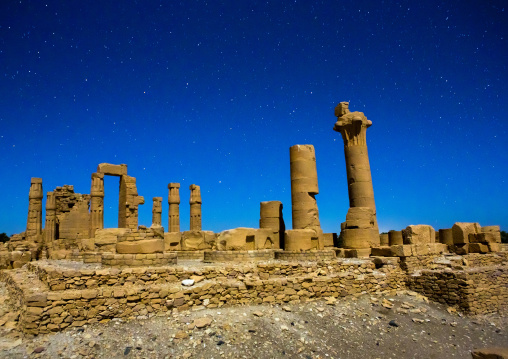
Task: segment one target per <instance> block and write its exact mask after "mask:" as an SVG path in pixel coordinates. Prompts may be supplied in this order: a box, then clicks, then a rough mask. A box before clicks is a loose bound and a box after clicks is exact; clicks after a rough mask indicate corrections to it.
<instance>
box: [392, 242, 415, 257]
mask: <svg viewBox="0 0 508 359" xmlns="http://www.w3.org/2000/svg"><path fill="white" fill-rule="evenodd" d="M390 249H391V251H392V257H410V256H412V255H413V250H412V246H411V245H409V244H404V245H394V246H390Z"/></svg>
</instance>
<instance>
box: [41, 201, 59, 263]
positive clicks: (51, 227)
mask: <svg viewBox="0 0 508 359" xmlns="http://www.w3.org/2000/svg"><path fill="white" fill-rule="evenodd" d="M55 239H56V198H55V193H54V192H48V193H46V224H45V226H44V245H43V251H44V250H47V249H48V248H52V246H53V241H54V240H55ZM42 257H43V258H46V255H43V256H42Z"/></svg>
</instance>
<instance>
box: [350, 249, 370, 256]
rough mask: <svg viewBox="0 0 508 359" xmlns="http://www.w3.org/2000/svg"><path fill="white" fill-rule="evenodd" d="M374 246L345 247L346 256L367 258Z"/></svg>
mask: <svg viewBox="0 0 508 359" xmlns="http://www.w3.org/2000/svg"><path fill="white" fill-rule="evenodd" d="M371 250H372V248H354V249H348V248H345V249H344V257H345V258H366V257H369V256H370V254H371Z"/></svg>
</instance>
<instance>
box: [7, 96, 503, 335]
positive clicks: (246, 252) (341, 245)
mask: <svg viewBox="0 0 508 359" xmlns="http://www.w3.org/2000/svg"><path fill="white" fill-rule="evenodd" d="M335 115H336V117H337V122H336V123H335V127H334V130H335V131H338V132H340V133H341V135H342V138H343V140H344V154H345V158H346V172H347V179H348V183H347V185H348V193H349V210H348V212H347V214H346V217H345V220H343V223H342V225H341V230H340V232H339V233H323V231H322V229H321V225H320V221H319V212H318V206H317V200H316V195H317V194H318V193H319V188H318V176H317V169H316V153H315V149H314V147H313V146H312V145H295V146H292V147H290V149H289V161H290V176H289V179H290V182H291V213H292V223H293V228H292V229H286V227H285V223H284V219H283V213H282V209H283V203H282V202H281V201H277V200H272V201H263V202H261V203H260V218H259V228H246V227H241V228H233V229H228V230H225V231H222V232H220V233H214V232H212V231H206V230H203V228H202V212H201V205H202V198H201V191H200V187H199V186H197V185H195V184H192V185H191V186H190V187H189V191H190V193H189V195H190V197H189V198H190V200H189V203H190V213H189V215H190V228H189V230H188V231H181V230H180V211H179V205H180V184H179V183H173V182H171V183H169V184H168V190H169V193H168V207H167V208H168V216H167V218H168V223H167V224H168V226H167V231H165V229H164V226H163V221H162V218H164V217H163V215H162V213H163V212H164V208H163V203H162V202H163V199H162V197H157V196H156V197H153V206H152V223H151V226H150V227H146V226H144V225H138V207H139V205H142V204H144V197H143V196H140V195H138V191H137V187H136V179H135V178H134V177H131V176H129V175H127V165H125V164H120V165H115V164H108V163H101V164H99V165H98V167H97V170H96V172H94V173H92V175H91V180H92V181H91V189H90V194H80V193H75V192H74V187H73V186H69V185H64V186H61V187H57V188H55V189H54V190H52V191H49V192H47V193H46V204H45V205H46V218H45V225H44V228H43V226H42V205H43V200H44V196H43V191H42V179H40V178H32V179H31V183H30V189H29V198H28V202H29V203H28V219H27V227H26V231H25V232H23V233H20V234H16V235H13V236H12V237H11V239H10V241H9V242H7V243H5V244H2V243H0V269H2V270H1V271H0V280H2V281H4V282H6V284H7V287H8V289H9V291H10V295H11V296H12V297H13V298H15V299H16V300H17V301H18V304H19V308H20V317H19V318H20V319H19V323H18V326H19V328H20V329H21V330H23V331H24V332H25V333H27V334H33V335H36V334H41V333H47V332H50V331H59V330H63V329H65V328H67V327H75V326H82V325H85V324H91V323H97V322H102V323H105V322H108V321H109V320H111V319H113V318H130V317H133V316H138V315H145V314H147V313H153V314H155V313H162V312H167V311H180V310H187V309H190V308H197V307H201V308H202V307H205V308H215V307H220V306H223V305H234V304H248V303H288V302H290V303H294V302H295V303H296V302H299V301H307V300H314V299H316V298H335V299H336V298H340V297H344V296H349V295H359V294H360V293H379V292H390V291H394V290H397V289H404V288H405V289H410V290H412V291H416V292H418V293H421V294H423V295H425V296H427V297H428V298H430V299H432V300H434V301H438V302H441V303H445V304H447V305H449V306H452V307H455V308H456V309H458V310H460V311H462V312H464V313H472V314H478V313H489V312H494V311H504V310H506V309H508V265H507V259H508V251H506V249H507V248H506V247H505V246H503V245H502V244H501V236H500V228H499V226H483V227H482V226H480V224H479V223H462V222H458V223H455V224H454V225H453V227H452V228H445V229H439V230H437V231H436V230H435V229H434V228H433V227H432V226H429V225H409V226H407V227H406V228H403V229H400V230H390V231H389V232H388V233H381V234H380V233H379V229H378V223H377V216H376V206H375V202H374V190H373V184H372V177H371V172H370V164H369V158H368V153H367V141H366V130H367V128H368V127H369V126H370V125H371V124H372V122H371V121H369V120H367V118H366V117H365V115H364V114H363V113H361V112H350V111H349V104H348V103H347V102H341V103H339V105H338V106H337V107H336V108H335ZM106 175H107V176H117V177H119V185H120V192H119V209H118V228H104V195H105V193H104V176H106ZM205 223H206V221H205ZM57 260H59V261H57ZM182 262H183V263H184V264H185V265H181V264H182ZM29 278H30V280H29ZM185 279H192V281H191V282H192V283H193V284H192V287H191V288H188V287H184V286H182V285H181V282H182V280H185ZM335 299H334V300H335Z"/></svg>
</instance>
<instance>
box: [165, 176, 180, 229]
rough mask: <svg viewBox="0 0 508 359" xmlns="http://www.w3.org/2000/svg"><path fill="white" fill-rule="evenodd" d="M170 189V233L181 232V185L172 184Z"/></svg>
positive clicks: (169, 185) (169, 186)
mask: <svg viewBox="0 0 508 359" xmlns="http://www.w3.org/2000/svg"><path fill="white" fill-rule="evenodd" d="M168 189H169V194H168V203H169V215H168V217H169V218H168V232H170V233H175V232H180V183H170V184H168Z"/></svg>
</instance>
